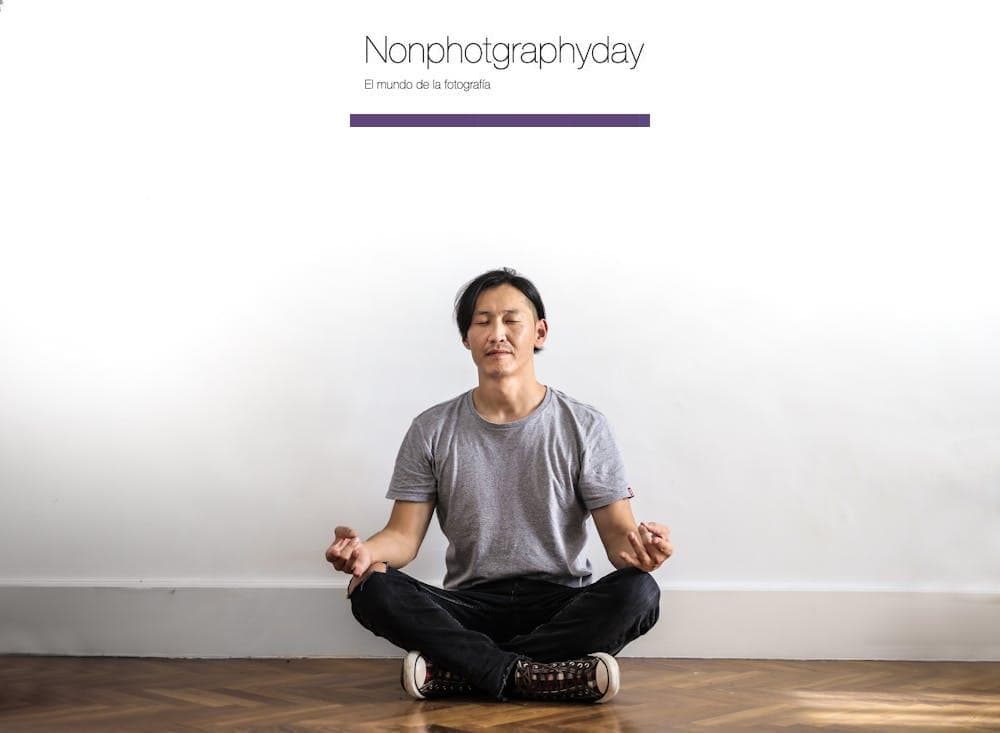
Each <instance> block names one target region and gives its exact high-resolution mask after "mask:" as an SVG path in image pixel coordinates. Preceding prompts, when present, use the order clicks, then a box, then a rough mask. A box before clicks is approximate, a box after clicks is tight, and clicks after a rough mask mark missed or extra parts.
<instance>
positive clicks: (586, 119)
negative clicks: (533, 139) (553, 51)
mask: <svg viewBox="0 0 1000 733" xmlns="http://www.w3.org/2000/svg"><path fill="white" fill-rule="evenodd" d="M351 127H649V115H648V114H646V115H610V114H600V115H573V114H565V115H541V114H539V115H523V114H521V115H519V114H488V115H468V114H420V115H414V114H382V115H355V114H352V115H351Z"/></svg>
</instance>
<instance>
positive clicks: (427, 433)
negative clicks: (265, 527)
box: [326, 268, 673, 702]
mask: <svg viewBox="0 0 1000 733" xmlns="http://www.w3.org/2000/svg"><path fill="white" fill-rule="evenodd" d="M455 318H456V321H457V323H458V329H459V333H460V334H461V336H462V343H463V344H464V345H465V348H467V349H468V350H469V351H470V352H471V354H472V360H473V362H474V363H475V365H476V367H477V369H478V371H479V386H478V387H477V388H475V389H473V390H470V391H468V392H465V393H464V394H462V395H459V396H458V397H457V398H454V399H452V400H449V401H447V402H443V403H441V404H439V405H435V406H434V407H431V408H429V409H428V410H425V411H424V412H422V413H421V414H420V415H418V416H417V417H416V418H414V420H413V422H412V424H411V425H410V428H409V430H408V432H407V434H406V437H405V438H404V439H403V443H402V446H401V447H400V449H399V453H398V455H397V457H396V465H395V470H394V472H393V476H392V480H391V482H390V485H389V490H388V492H387V494H386V497H387V498H390V499H394V500H395V504H394V505H393V509H392V514H391V516H390V517H389V522H388V524H387V525H386V526H385V529H383V530H382V531H380V532H378V533H376V534H375V535H373V536H372V537H370V538H369V539H368V540H365V541H362V540H361V539H360V537H359V536H358V534H357V532H355V531H354V530H353V529H351V528H350V527H337V528H336V536H335V538H334V541H333V543H332V544H331V545H330V547H329V548H328V549H327V551H326V559H327V560H328V561H329V562H331V563H332V564H333V566H334V568H335V569H336V570H339V571H343V572H346V573H349V574H351V575H352V576H353V577H352V579H351V582H350V585H349V586H348V590H347V595H348V598H349V599H350V601H351V609H352V611H353V613H354V616H355V618H356V619H357V620H358V621H359V622H360V623H361V624H362V625H363V626H365V627H366V628H367V629H369V630H370V631H372V632H373V633H375V634H376V635H378V636H381V637H383V638H385V639H387V640H389V641H390V642H392V643H393V644H395V645H396V646H399V647H400V648H402V649H404V650H411V651H410V652H409V654H408V655H407V656H406V658H405V660H404V663H403V671H402V684H403V688H404V689H405V690H406V692H407V693H409V694H410V695H411V696H413V697H415V698H418V699H422V698H427V697H441V696H446V695H455V694H466V693H472V694H476V693H478V694H486V695H489V696H491V697H493V698H496V699H499V700H504V699H507V698H511V697H519V698H527V699H540V700H583V701H592V702H605V701H607V700H609V699H610V698H611V697H613V696H614V695H615V693H616V692H617V691H618V688H619V671H618V664H617V662H616V661H615V658H614V656H613V655H615V654H617V653H618V652H619V651H620V650H621V649H622V648H623V647H624V646H625V645H626V644H627V643H629V642H630V641H632V640H633V639H635V638H637V637H638V636H640V635H642V634H644V633H645V632H646V631H648V630H649V629H650V628H651V627H652V626H653V624H654V623H656V620H657V618H658V616H659V598H660V594H659V587H658V586H657V584H656V582H655V581H654V580H653V579H652V578H651V577H650V576H649V575H648V573H649V572H651V571H653V570H655V569H656V568H658V567H659V566H660V565H661V564H663V562H664V561H666V559H667V558H668V557H670V555H671V554H672V552H673V548H672V546H671V544H670V540H669V530H668V528H667V527H664V526H662V525H659V524H655V523H652V522H646V523H643V524H640V525H638V526H637V525H636V522H635V519H634V517H633V515H632V509H631V507H630V506H629V499H630V498H631V497H632V495H633V494H632V489H631V487H630V486H629V485H628V482H627V481H626V479H625V473H624V466H623V464H622V459H621V455H620V453H619V451H618V448H617V447H616V445H615V442H614V438H613V437H612V433H611V430H610V428H609V426H608V423H607V420H606V419H605V417H604V415H603V414H601V413H600V412H599V411H598V410H596V409H595V408H593V407H591V406H590V405H586V404H584V403H582V402H578V401H576V400H574V399H573V398H571V397H569V396H568V395H566V394H564V393H562V392H560V391H558V390H556V389H553V388H551V387H547V386H545V385H543V384H540V383H539V382H538V380H537V379H536V378H535V362H534V358H535V353H536V352H538V351H540V350H541V348H542V345H543V344H544V343H545V339H546V336H547V334H548V323H547V322H546V320H545V307H544V305H543V304H542V299H541V296H540V295H539V294H538V291H537V289H536V288H535V286H534V285H533V284H532V283H531V282H530V281H529V280H527V279H526V278H524V277H521V276H519V275H517V274H516V273H515V272H514V271H513V270H511V269H509V268H504V269H503V270H493V271H491V272H487V273H484V274H483V275H480V276H479V277H477V278H476V279H474V280H472V281H471V282H469V283H468V284H467V285H466V286H465V287H464V288H463V290H462V291H461V292H460V294H459V296H458V299H457V300H456V303H455ZM435 509H436V510H437V515H438V521H439V523H440V525H441V529H442V531H443V532H444V535H445V537H446V538H447V539H448V542H449V546H448V551H447V554H446V558H445V560H446V565H447V573H446V575H445V579H444V583H443V585H444V588H436V587H434V586H431V585H428V584H426V583H422V582H420V581H418V580H416V579H414V578H411V577H410V576H408V575H406V574H405V573H402V572H400V570H399V568H402V567H404V566H405V565H406V564H407V563H408V562H410V561H411V560H413V558H414V557H416V555H417V551H418V550H419V548H420V545H421V543H422V542H423V539H424V535H425V534H426V532H427V527H428V525H429V523H430V520H431V516H432V514H433V513H434V511H435ZM588 514H590V515H591V516H593V518H594V524H595V525H596V527H597V531H598V533H599V534H600V537H601V541H602V542H603V544H604V548H605V550H606V551H607V555H608V559H609V560H610V561H611V563H612V565H614V566H615V568H617V570H615V571H614V572H612V573H610V574H609V575H607V576H605V577H604V578H601V579H600V580H598V581H596V582H592V578H591V566H590V561H589V560H588V559H587V558H586V556H585V554H584V549H585V548H584V545H585V543H586V540H587V532H586V526H585V521H586V519H587V516H588Z"/></svg>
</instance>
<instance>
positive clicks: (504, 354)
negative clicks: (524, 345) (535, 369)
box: [486, 351, 510, 356]
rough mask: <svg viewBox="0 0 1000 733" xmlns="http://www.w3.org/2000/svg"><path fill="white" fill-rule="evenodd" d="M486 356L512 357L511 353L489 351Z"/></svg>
mask: <svg viewBox="0 0 1000 733" xmlns="http://www.w3.org/2000/svg"><path fill="white" fill-rule="evenodd" d="M486 356H510V352H509V351H488V352H486Z"/></svg>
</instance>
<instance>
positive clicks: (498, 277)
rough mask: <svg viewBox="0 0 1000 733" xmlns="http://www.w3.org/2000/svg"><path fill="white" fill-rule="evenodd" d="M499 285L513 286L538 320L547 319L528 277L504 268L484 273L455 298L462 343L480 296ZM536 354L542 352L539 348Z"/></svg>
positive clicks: (536, 290)
mask: <svg viewBox="0 0 1000 733" xmlns="http://www.w3.org/2000/svg"><path fill="white" fill-rule="evenodd" d="M498 285H513V286H514V287H515V288H517V289H518V290H520V291H521V292H522V293H524V297H526V298H527V299H528V302H529V303H531V306H532V307H533V308H534V309H535V318H536V320H539V321H540V320H542V319H543V318H545V306H544V305H543V304H542V296H541V295H539V294H538V288H536V287H535V285H534V283H532V282H531V280H529V279H528V278H526V277H522V276H521V275H518V274H517V271H516V270H513V269H511V268H510V267H504V268H503V269H501V270H490V271H489V272H484V273H483V274H482V275H480V276H479V277H477V278H475V279H474V280H470V281H469V282H467V283H466V284H465V285H463V286H462V289H461V290H459V292H458V297H456V298H455V322H456V323H457V324H458V332H459V333H460V334H462V341H463V342H464V341H465V339H466V338H467V337H468V335H469V326H471V325H472V315H473V314H472V312H473V311H474V310H475V308H476V301H477V300H478V299H479V294H480V293H482V292H483V291H484V290H489V289H490V288H495V287H497V286H498ZM534 351H535V353H536V354H537V353H538V352H539V351H541V349H540V348H538V347H537V346H536V347H535V350H534Z"/></svg>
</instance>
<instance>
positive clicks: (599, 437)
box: [577, 415, 633, 509]
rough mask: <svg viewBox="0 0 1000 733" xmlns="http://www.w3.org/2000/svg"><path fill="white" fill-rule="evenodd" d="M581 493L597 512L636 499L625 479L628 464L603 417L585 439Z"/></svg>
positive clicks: (579, 489)
mask: <svg viewBox="0 0 1000 733" xmlns="http://www.w3.org/2000/svg"><path fill="white" fill-rule="evenodd" d="M577 492H578V493H579V495H580V499H581V500H582V501H583V504H584V506H586V507H587V509H597V508H599V507H602V506H607V505H608V504H610V503H612V502H614V501H618V500H619V499H631V498H632V496H633V493H632V487H631V486H629V483H628V479H627V478H626V477H625V462H624V461H623V460H622V455H621V452H620V451H619V450H618V444H617V443H616V442H615V437H614V435H613V434H612V432H611V426H610V425H609V424H608V421H607V418H605V417H604V416H603V415H601V416H599V418H598V419H597V420H596V421H595V423H594V425H593V427H592V429H591V430H590V431H588V433H587V434H586V435H585V436H584V439H583V455H582V457H581V460H580V479H579V482H578V484H577Z"/></svg>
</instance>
